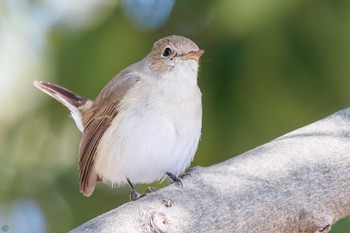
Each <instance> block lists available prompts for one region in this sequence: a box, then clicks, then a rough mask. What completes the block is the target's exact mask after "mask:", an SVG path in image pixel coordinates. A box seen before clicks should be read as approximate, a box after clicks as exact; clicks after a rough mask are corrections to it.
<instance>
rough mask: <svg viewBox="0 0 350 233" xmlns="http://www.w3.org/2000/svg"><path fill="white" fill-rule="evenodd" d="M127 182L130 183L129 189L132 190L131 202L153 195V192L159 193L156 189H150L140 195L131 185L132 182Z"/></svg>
mask: <svg viewBox="0 0 350 233" xmlns="http://www.w3.org/2000/svg"><path fill="white" fill-rule="evenodd" d="M126 180H127V181H128V184H129V187H130V189H131V192H130V200H132V201H136V200H137V199H140V198H141V197H144V196H146V195H147V194H149V193H153V192H155V191H157V190H156V189H155V188H152V187H148V188H147V190H146V191H145V192H144V193H143V194H140V193H139V192H137V191H136V189H135V187H134V185H133V184H132V183H131V181H130V180H129V179H126Z"/></svg>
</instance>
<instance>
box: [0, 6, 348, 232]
mask: <svg viewBox="0 0 350 233" xmlns="http://www.w3.org/2000/svg"><path fill="white" fill-rule="evenodd" d="M41 4H42V1H29V2H28V6H29V7H30V8H31V9H33V8H34V9H35V8H39V7H40V6H41ZM0 6H1V4H0ZM2 6H4V8H0V12H1V11H2V12H6V8H5V7H6V3H5V4H3V5H2ZM135 7H136V5H135ZM1 9H2V10H1ZM139 10H140V9H139ZM0 19H1V16H0ZM171 34H180V35H184V36H188V37H190V38H191V39H192V40H193V41H195V42H196V43H197V44H198V45H199V47H200V48H202V49H204V50H205V51H206V52H205V54H204V56H203V57H202V60H201V67H200V75H199V79H198V82H199V86H200V87H201V90H202V93H203V111H204V112H203V117H204V119H203V129H202V139H201V142H200V146H199V149H198V152H197V155H196V157H195V160H194V162H193V163H192V166H197V165H199V166H210V165H212V164H215V163H219V162H221V161H224V160H226V159H229V158H231V157H233V156H235V155H239V154H240V153H243V152H245V151H247V150H249V149H252V148H254V147H256V146H259V145H261V144H263V143H266V142H268V141H270V140H272V139H274V138H276V137H278V136H281V135H283V134H284V133H287V132H289V131H291V130H294V129H296V128H299V127H302V126H304V125H307V124H309V123H312V122H314V121H317V120H319V119H321V118H323V117H326V116H327V115H330V114H332V113H333V112H335V111H338V110H340V109H343V108H346V107H348V106H349V98H350V91H349V89H350V1H348V0H333V1H326V0H303V1H301V0H284V1H277V0H265V1H259V0H238V1H228V0H218V1H209V0H196V1H185V0H178V1H175V3H174V6H173V8H172V10H171V13H170V15H169V18H168V19H167V20H165V21H164V23H161V24H160V25H159V26H158V27H154V28H146V27H144V26H143V25H142V21H141V22H140V21H137V19H135V18H134V17H133V16H132V15H131V14H130V13H128V11H127V10H125V5H123V4H122V2H118V3H117V4H115V5H112V6H110V7H107V8H106V9H105V10H104V11H102V13H101V16H100V17H99V18H98V19H96V20H95V21H94V22H87V23H86V24H81V25H80V26H79V27H74V29H72V27H70V25H69V23H67V22H57V23H55V24H53V25H52V27H50V30H49V31H48V33H47V35H46V37H45V38H46V42H47V43H46V46H45V47H44V53H43V56H44V59H43V60H44V62H45V66H44V70H45V71H44V72H43V75H42V76H39V77H37V76H31V75H30V73H29V77H28V76H26V77H25V78H26V79H23V83H24V85H23V86H26V88H24V89H14V90H12V92H13V93H14V96H13V101H15V100H16V96H17V95H18V92H22V93H26V96H27V98H26V101H24V102H21V103H20V104H18V103H16V108H21V107H22V106H23V107H25V106H26V105H27V104H30V103H31V102H33V103H31V106H33V107H31V108H30V109H29V110H27V111H25V112H23V113H22V114H19V115H17V116H16V117H14V118H12V119H11V120H6V121H5V120H3V121H0V127H1V129H0V163H1V164H2V168H1V170H0V184H1V186H0V204H1V203H2V204H1V205H2V208H0V226H1V225H2V224H7V225H9V229H10V230H11V229H12V228H13V226H11V224H9V223H6V222H4V220H3V222H1V216H3V215H1V211H5V210H6V209H11V206H12V205H13V204H14V203H16V202H18V200H32V201H33V202H35V203H37V205H38V206H39V207H40V209H41V210H42V213H43V219H45V226H46V227H45V231H47V232H66V231H68V230H70V229H73V228H74V227H76V226H78V225H80V224H82V223H84V222H86V221H87V220H89V219H91V218H93V217H95V216H97V215H100V214H102V213H104V212H106V211H108V210H111V209H113V208H115V207H117V206H119V205H121V204H123V203H125V202H127V201H128V193H129V190H128V188H127V187H122V188H119V189H110V188H108V187H107V186H105V185H98V187H97V190H96V191H95V193H94V194H93V196H92V197H91V198H85V197H83V196H82V195H81V194H80V193H79V190H78V177H77V150H78V145H79V139H80V132H79V131H78V130H77V129H76V128H75V125H74V123H73V121H72V120H71V118H70V117H68V111H67V110H66V109H65V108H64V107H63V106H61V105H60V104H59V103H57V102H56V101H54V100H53V99H51V98H49V97H47V96H44V94H42V93H39V91H38V90H34V87H32V86H31V85H32V82H33V81H34V80H37V79H39V80H46V81H51V82H56V83H59V84H61V85H62V86H65V87H67V88H69V89H71V90H73V91H75V92H77V93H79V94H80V95H82V96H85V97H87V98H91V99H93V98H94V97H95V96H96V95H97V94H98V92H99V91H100V90H101V89H102V87H103V86H104V85H105V84H106V83H107V82H108V81H109V80H110V79H111V78H112V77H113V76H114V75H115V74H116V73H118V72H119V71H120V70H121V69H123V68H125V67H126V66H128V65H130V64H132V63H134V62H136V61H138V60H140V59H141V58H143V57H144V56H145V55H146V54H147V53H148V52H149V51H150V49H151V47H152V44H153V42H155V41H156V40H158V39H159V38H161V37H164V36H167V35H171ZM13 65H14V69H17V68H18V67H16V64H13ZM23 78H24V77H23ZM5 79H11V77H0V81H1V80H5ZM6 88H8V87H6V86H4V85H1V87H0V90H1V89H3V90H5V89H6ZM14 103H15V102H14ZM2 111H4V112H6V111H8V109H2ZM163 185H164V184H163ZM155 186H156V187H160V186H159V185H158V184H155ZM145 187H146V186H139V187H138V188H139V189H140V190H142V189H145ZM1 205H0V207H1ZM5 212H6V211H5ZM5 215H6V214H5ZM58 216H59V217H58ZM9 232H11V231H9ZM28 232H29V231H28ZM331 232H333V233H341V232H350V222H349V219H344V220H342V221H340V222H338V223H337V224H336V225H335V226H334V227H333V229H332V231H331Z"/></svg>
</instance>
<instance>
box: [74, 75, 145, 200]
mask: <svg viewBox="0 0 350 233" xmlns="http://www.w3.org/2000/svg"><path fill="white" fill-rule="evenodd" d="M139 79H140V77H139V76H138V75H137V74H135V73H132V72H123V73H121V74H119V75H118V77H116V78H114V79H112V80H111V81H110V82H109V83H108V84H107V85H106V87H105V88H104V89H103V90H102V91H101V93H100V94H99V95H98V96H97V98H96V100H95V101H94V103H93V105H92V106H91V112H92V114H91V116H90V117H89V119H88V120H87V124H86V126H85V129H84V132H83V137H82V139H81V141H80V147H79V183H80V192H82V193H83V194H84V195H85V196H90V195H91V194H92V193H93V191H94V188H95V184H96V182H97V181H99V179H100V178H99V177H98V176H97V174H96V172H95V170H94V164H95V161H96V158H97V156H98V154H97V147H98V144H99V142H100V140H101V138H102V136H103V134H104V133H105V132H106V130H107V129H108V127H109V126H110V125H111V123H112V121H113V119H114V118H115V117H116V115H117V114H118V110H117V106H118V103H119V102H120V100H121V99H122V98H123V96H124V95H125V94H126V92H127V91H128V90H129V89H130V88H131V87H132V86H133V85H134V84H135V83H136V82H137V81H138V80H139Z"/></svg>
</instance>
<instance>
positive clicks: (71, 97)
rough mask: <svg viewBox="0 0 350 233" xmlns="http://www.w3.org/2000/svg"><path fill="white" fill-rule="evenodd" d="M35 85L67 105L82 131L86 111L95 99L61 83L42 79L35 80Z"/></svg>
mask: <svg viewBox="0 0 350 233" xmlns="http://www.w3.org/2000/svg"><path fill="white" fill-rule="evenodd" d="M33 84H34V86H36V87H37V88H38V89H40V90H41V91H43V92H45V93H46V94H48V95H49V96H51V97H53V98H54V99H56V100H57V101H59V102H60V103H62V104H63V105H64V106H66V107H67V108H68V109H69V111H70V112H71V116H72V117H73V119H74V121H75V124H76V125H77V127H78V128H79V130H80V131H81V132H83V130H84V120H83V117H84V113H85V111H86V110H87V109H89V108H90V106H91V104H92V102H93V101H91V100H88V99H85V98H84V97H81V96H79V95H77V94H75V93H73V92H71V91H70V90H68V89H66V88H64V87H61V86H60V85H57V84H54V83H47V82H42V81H34V83H33Z"/></svg>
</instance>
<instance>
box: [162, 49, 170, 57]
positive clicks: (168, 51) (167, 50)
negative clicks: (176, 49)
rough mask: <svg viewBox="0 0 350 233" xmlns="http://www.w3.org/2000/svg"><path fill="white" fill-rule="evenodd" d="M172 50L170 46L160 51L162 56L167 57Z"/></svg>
mask: <svg viewBox="0 0 350 233" xmlns="http://www.w3.org/2000/svg"><path fill="white" fill-rule="evenodd" d="M172 52H173V51H171V48H169V47H166V48H165V49H164V51H163V53H162V56H163V57H169V56H170V55H171V54H172Z"/></svg>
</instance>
